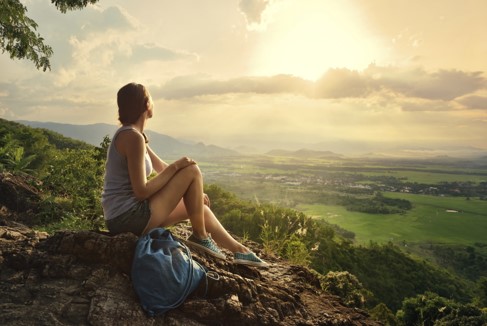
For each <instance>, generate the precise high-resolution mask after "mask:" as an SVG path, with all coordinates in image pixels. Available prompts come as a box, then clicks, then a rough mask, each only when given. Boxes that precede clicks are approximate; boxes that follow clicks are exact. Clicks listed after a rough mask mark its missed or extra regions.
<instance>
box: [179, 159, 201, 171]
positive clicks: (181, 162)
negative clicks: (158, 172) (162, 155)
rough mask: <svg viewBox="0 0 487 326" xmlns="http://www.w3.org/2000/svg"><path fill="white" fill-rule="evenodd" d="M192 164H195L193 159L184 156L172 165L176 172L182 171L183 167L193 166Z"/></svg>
mask: <svg viewBox="0 0 487 326" xmlns="http://www.w3.org/2000/svg"><path fill="white" fill-rule="evenodd" d="M193 164H196V162H195V161H194V160H193V159H191V158H189V157H186V156H185V157H182V158H180V159H179V160H177V161H176V162H174V163H173V165H174V166H175V168H176V171H179V170H181V169H184V168H185V167H187V166H190V165H193Z"/></svg>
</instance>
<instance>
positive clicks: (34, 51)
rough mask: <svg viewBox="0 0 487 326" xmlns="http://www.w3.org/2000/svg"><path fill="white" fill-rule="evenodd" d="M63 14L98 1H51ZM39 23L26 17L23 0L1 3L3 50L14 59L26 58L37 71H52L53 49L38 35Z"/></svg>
mask: <svg viewBox="0 0 487 326" xmlns="http://www.w3.org/2000/svg"><path fill="white" fill-rule="evenodd" d="M51 1H52V3H54V4H55V5H56V7H57V8H58V9H59V10H60V11H61V12H63V13H65V12H66V11H67V10H74V9H82V8H84V7H86V6H87V5H88V4H89V3H96V2H97V1H98V0H51ZM37 27H38V25H37V23H36V22H35V21H34V20H33V19H31V18H29V17H28V16H27V7H26V6H24V5H23V4H22V3H21V2H20V0H0V49H1V50H2V53H3V52H5V51H7V52H8V53H9V54H10V58H11V59H27V60H30V61H32V62H33V63H34V65H35V66H36V68H37V69H42V70H43V71H46V70H47V69H51V63H50V61H49V58H50V57H51V55H52V53H53V51H52V48H51V47H50V46H49V45H47V44H44V38H42V37H41V35H40V34H38V33H36V30H37Z"/></svg>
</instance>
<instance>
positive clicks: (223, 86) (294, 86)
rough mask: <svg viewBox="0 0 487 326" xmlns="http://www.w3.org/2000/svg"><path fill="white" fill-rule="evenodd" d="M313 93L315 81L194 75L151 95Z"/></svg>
mask: <svg viewBox="0 0 487 326" xmlns="http://www.w3.org/2000/svg"><path fill="white" fill-rule="evenodd" d="M311 91H312V83H311V82H309V81H307V80H304V79H302V78H299V77H295V76H291V75H276V76H272V77H240V78H234V79H230V80H225V81H218V80H214V79H210V78H209V77H206V76H201V75H198V76H195V75H192V76H183V77H176V78H174V79H171V80H169V81H168V82H167V83H166V84H164V85H163V86H162V87H159V88H155V90H153V91H151V92H152V96H153V97H155V98H157V97H163V98H165V99H178V98H190V97H196V96H202V95H217V94H228V93H258V94H276V93H293V94H310V93H311Z"/></svg>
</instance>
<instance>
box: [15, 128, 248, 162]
mask: <svg viewBox="0 0 487 326" xmlns="http://www.w3.org/2000/svg"><path fill="white" fill-rule="evenodd" d="M17 122H19V123H22V124H24V125H27V126H30V127H34V128H43V129H48V130H52V131H55V132H57V133H59V134H61V135H63V136H65V137H70V138H74V139H78V140H81V141H84V142H86V143H88V144H91V145H94V146H99V145H100V143H101V142H102V140H103V138H104V137H105V136H107V135H108V136H109V137H112V135H113V133H114V132H115V131H116V130H117V128H118V127H117V126H116V125H109V124H105V123H96V124H90V125H75V124H65V123H55V122H39V121H17ZM146 134H147V137H148V138H149V141H150V145H151V148H152V149H153V150H154V151H155V152H156V153H158V154H159V155H160V156H161V157H162V158H163V159H165V158H168V159H175V158H179V157H181V156H191V157H193V158H195V159H198V158H207V157H214V156H218V157H221V156H236V155H239V153H238V152H236V151H234V150H231V149H226V148H223V147H218V146H215V145H205V144H203V143H201V142H200V143H191V142H188V141H184V142H183V141H179V140H177V139H175V138H173V137H170V136H167V135H164V134H160V133H157V132H154V131H151V130H148V131H147V133H146Z"/></svg>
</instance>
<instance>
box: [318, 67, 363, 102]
mask: <svg viewBox="0 0 487 326" xmlns="http://www.w3.org/2000/svg"><path fill="white" fill-rule="evenodd" d="M371 86H372V83H371V80H370V78H369V77H367V76H364V75H361V74H359V73H358V72H357V71H352V70H349V69H330V70H328V71H327V72H326V73H325V74H324V75H323V76H322V77H321V78H320V79H319V80H317V81H316V84H315V96H316V97H318V98H343V97H365V96H367V95H368V94H369V93H370V92H371V91H372V89H371Z"/></svg>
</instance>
